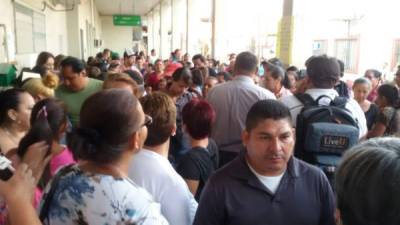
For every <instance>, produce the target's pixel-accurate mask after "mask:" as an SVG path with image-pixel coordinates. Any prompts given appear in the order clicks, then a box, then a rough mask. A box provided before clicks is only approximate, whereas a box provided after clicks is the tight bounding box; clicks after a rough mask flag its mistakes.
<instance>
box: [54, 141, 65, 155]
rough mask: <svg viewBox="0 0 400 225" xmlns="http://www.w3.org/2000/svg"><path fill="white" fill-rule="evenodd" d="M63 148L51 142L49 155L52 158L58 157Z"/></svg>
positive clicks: (55, 142)
mask: <svg viewBox="0 0 400 225" xmlns="http://www.w3.org/2000/svg"><path fill="white" fill-rule="evenodd" d="M64 148H65V147H64V146H63V145H60V143H58V141H53V143H51V154H52V155H53V156H56V155H59V154H60V153H62V152H63V150H64Z"/></svg>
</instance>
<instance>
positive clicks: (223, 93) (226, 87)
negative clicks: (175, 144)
mask: <svg viewBox="0 0 400 225" xmlns="http://www.w3.org/2000/svg"><path fill="white" fill-rule="evenodd" d="M257 67H258V63H257V57H256V56H255V55H254V54H252V53H250V52H242V53H240V54H239V55H238V56H237V57H236V61H235V66H234V75H235V78H234V79H233V80H232V81H229V82H226V83H223V84H221V85H218V86H215V87H214V88H213V89H211V90H210V92H209V93H208V94H207V98H206V100H207V101H208V102H209V103H210V104H211V105H212V107H213V108H214V110H215V112H216V119H215V124H214V129H213V131H212V134H211V137H212V138H213V139H214V140H215V141H216V143H217V145H218V147H219V150H220V166H222V165H223V164H226V163H227V162H229V161H231V160H232V159H233V158H235V157H236V156H237V154H238V152H239V151H240V150H241V149H242V141H241V132H242V130H244V127H245V120H246V114H247V112H248V111H249V109H250V107H251V106H252V105H253V104H254V103H256V102H257V101H259V100H262V99H275V96H274V94H272V93H271V92H270V91H268V90H267V89H265V88H262V87H260V86H258V85H256V84H255V83H254V80H253V77H254V76H256V72H257Z"/></svg>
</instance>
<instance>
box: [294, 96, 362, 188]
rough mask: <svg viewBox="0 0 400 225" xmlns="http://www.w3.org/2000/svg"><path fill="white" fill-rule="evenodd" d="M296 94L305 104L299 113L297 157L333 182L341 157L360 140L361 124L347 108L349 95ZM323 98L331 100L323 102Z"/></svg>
mask: <svg viewBox="0 0 400 225" xmlns="http://www.w3.org/2000/svg"><path fill="white" fill-rule="evenodd" d="M295 96H296V97H297V99H299V101H300V102H302V103H303V105H304V107H303V109H302V110H301V112H300V114H299V115H298V116H297V123H296V145H295V156H296V157H298V158H300V159H302V160H304V161H306V162H308V163H310V164H312V165H315V166H317V167H319V168H321V169H322V170H323V171H324V172H325V174H326V175H327V176H328V178H329V180H330V182H333V175H334V173H335V170H336V167H337V166H338V164H339V161H340V159H341V156H342V155H343V153H344V152H345V151H346V150H347V149H349V148H350V147H352V146H353V145H355V144H357V143H358V140H359V127H358V123H357V121H356V120H355V119H354V117H353V116H352V113H351V112H350V111H349V110H348V109H346V108H345V106H346V103H347V99H346V98H343V97H336V98H334V99H331V98H330V97H329V96H326V95H322V96H320V97H319V98H317V99H316V100H314V99H313V98H312V97H311V96H310V95H308V94H296V95H295ZM323 98H329V99H330V100H331V103H330V104H329V105H321V104H319V102H320V100H321V99H323Z"/></svg>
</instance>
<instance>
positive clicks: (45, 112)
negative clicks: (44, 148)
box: [17, 98, 67, 158]
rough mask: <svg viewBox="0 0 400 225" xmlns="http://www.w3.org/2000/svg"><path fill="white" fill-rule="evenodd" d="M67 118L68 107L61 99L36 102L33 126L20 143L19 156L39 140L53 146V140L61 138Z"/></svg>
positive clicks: (32, 116)
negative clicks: (61, 129)
mask: <svg viewBox="0 0 400 225" xmlns="http://www.w3.org/2000/svg"><path fill="white" fill-rule="evenodd" d="M66 120H67V112H66V107H65V105H64V103H63V102H61V101H60V100H57V99H54V98H48V99H44V100H41V101H39V102H38V103H36V104H35V106H34V107H33V109H32V114H31V120H30V123H31V128H30V129H29V131H28V133H27V134H26V135H25V136H24V137H23V138H22V139H21V141H20V143H19V146H18V150H17V154H18V156H19V157H21V158H22V157H23V156H24V155H25V153H26V151H27V149H28V147H29V146H30V145H32V144H34V143H36V142H39V141H46V143H47V144H48V145H49V146H51V144H52V142H53V140H58V139H59V138H60V128H61V126H63V125H65V123H66Z"/></svg>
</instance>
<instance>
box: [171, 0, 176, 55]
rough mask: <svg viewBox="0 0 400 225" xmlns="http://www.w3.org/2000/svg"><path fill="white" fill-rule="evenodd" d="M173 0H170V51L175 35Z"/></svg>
mask: <svg viewBox="0 0 400 225" xmlns="http://www.w3.org/2000/svg"><path fill="white" fill-rule="evenodd" d="M174 12H175V11H174V0H171V47H170V48H171V49H170V52H172V51H174V38H175V37H174V36H175V31H174Z"/></svg>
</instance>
